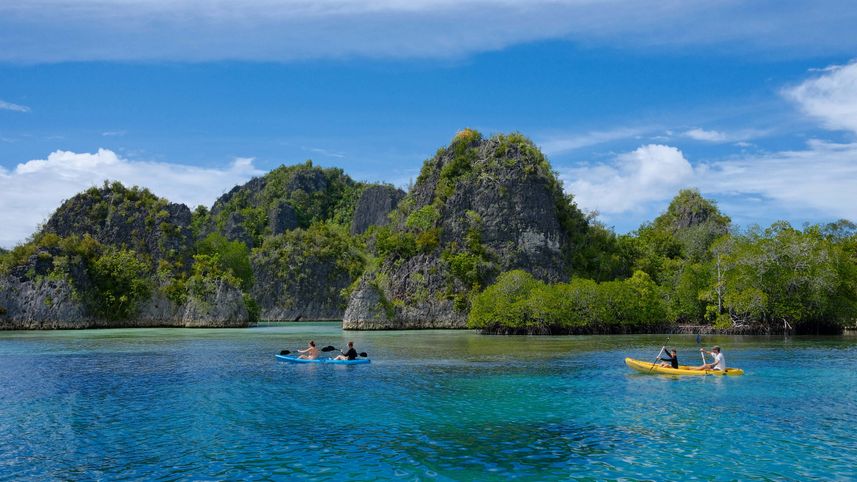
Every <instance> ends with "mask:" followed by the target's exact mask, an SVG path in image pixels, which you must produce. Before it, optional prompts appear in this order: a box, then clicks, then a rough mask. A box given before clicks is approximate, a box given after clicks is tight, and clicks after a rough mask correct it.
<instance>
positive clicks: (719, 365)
mask: <svg viewBox="0 0 857 482" xmlns="http://www.w3.org/2000/svg"><path fill="white" fill-rule="evenodd" d="M699 352H700V353H708V354H709V355H711V356H713V357H714V362H713V363H703V365H702V366H701V367H696V368H694V370H726V358H724V357H723V353H720V347H719V346H713V347H711V351H706V350H705V348H700V349H699ZM702 360H703V361H705V356H703V357H702Z"/></svg>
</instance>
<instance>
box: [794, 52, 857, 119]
mask: <svg viewBox="0 0 857 482" xmlns="http://www.w3.org/2000/svg"><path fill="white" fill-rule="evenodd" d="M784 94H785V96H786V97H787V98H789V99H791V100H793V101H795V102H796V103H797V104H798V106H799V107H800V108H801V110H803V111H804V112H805V113H806V114H807V115H809V116H811V117H813V118H815V119H817V120H819V121H821V123H822V125H824V126H825V127H827V128H829V129H837V130H840V129H841V130H848V131H851V132H854V133H857V62H853V63H850V64H848V65H843V66H833V67H828V68H826V69H823V70H822V75H820V76H818V77H814V78H812V79H808V80H806V81H804V82H802V83H801V84H799V85H797V86H795V87H792V88H790V89H786V90H785V91H784Z"/></svg>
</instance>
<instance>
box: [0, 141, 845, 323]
mask: <svg viewBox="0 0 857 482" xmlns="http://www.w3.org/2000/svg"><path fill="white" fill-rule="evenodd" d="M854 286H857V226H855V225H854V224H853V223H851V222H849V221H846V220H842V221H839V222H836V223H832V224H827V225H815V226H804V227H802V228H801V229H798V228H795V227H793V226H791V225H789V224H788V223H786V222H778V223H774V224H773V225H771V226H768V227H759V226H750V227H737V226H733V225H732V224H731V221H730V218H729V217H728V216H727V215H726V214H724V213H721V212H720V210H719V209H718V207H717V206H716V204H715V203H714V202H713V201H710V200H707V199H705V198H703V197H702V196H701V195H700V193H699V192H698V191H696V190H692V189H686V190H682V191H681V192H679V193H678V194H677V195H676V197H675V198H674V199H673V201H672V202H671V203H670V205H669V207H668V208H667V210H666V211H665V212H664V213H663V214H661V215H660V216H659V217H657V218H656V219H655V220H653V221H652V222H651V223H646V224H643V225H642V226H640V228H639V229H637V230H636V231H634V232H632V233H630V234H624V235H618V234H616V233H615V232H613V231H612V230H611V229H610V228H608V227H606V226H604V225H603V224H602V223H600V222H599V221H598V220H597V217H596V216H594V215H592V214H587V213H584V212H583V211H581V210H580V209H579V208H578V207H577V205H576V204H575V202H574V197H573V193H572V194H566V193H565V191H564V190H563V186H562V183H561V181H560V180H559V178H558V176H557V174H556V173H555V172H554V171H553V169H552V168H551V165H550V163H549V162H548V160H547V159H546V158H545V156H544V155H543V154H542V153H541V152H540V150H539V149H538V148H537V147H536V146H535V145H534V144H533V142H531V141H530V140H529V139H527V138H526V137H524V136H523V135H521V134H518V133H511V134H498V135H493V136H490V137H484V136H483V135H482V134H480V133H479V132H477V131H475V130H472V129H464V130H462V131H460V132H458V133H457V134H456V135H455V137H454V138H453V140H452V142H451V143H450V144H449V145H448V146H446V147H442V148H440V149H439V150H438V151H437V154H436V155H435V156H434V157H432V158H430V159H428V160H426V161H425V163H424V165H423V168H422V171H421V173H420V175H419V177H418V178H417V180H416V182H415V183H414V184H413V186H412V187H411V188H410V189H409V191H408V192H407V193H405V192H403V191H401V190H400V189H397V188H395V187H393V186H390V185H385V184H370V183H363V182H358V181H355V180H353V179H352V178H351V177H349V176H348V175H347V174H346V173H344V172H343V171H342V170H341V169H336V168H321V167H318V166H315V165H313V163H312V162H311V161H307V162H306V163H304V164H298V165H293V166H282V167H279V168H277V169H275V170H273V171H271V172H269V173H268V174H266V175H264V176H262V177H258V178H254V179H253V180H251V181H250V182H248V183H247V184H245V185H242V186H236V187H235V188H233V189H232V190H230V191H229V192H228V193H226V194H224V195H223V196H221V197H220V198H219V199H217V200H216V201H215V202H214V203H213V205H212V206H211V207H210V208H208V207H205V206H198V207H196V208H195V209H194V210H191V209H190V208H189V207H188V206H185V205H183V204H175V203H171V202H169V201H168V200H166V199H161V198H158V197H157V196H155V195H153V194H152V193H151V192H150V191H148V190H147V189H145V188H141V187H130V188H129V187H126V186H123V185H122V184H120V183H118V182H112V183H108V182H105V183H104V185H103V186H101V187H96V188H91V189H89V190H87V191H85V192H82V193H80V194H78V195H76V196H74V197H73V198H71V199H69V200H67V201H65V202H64V203H62V205H61V206H60V207H59V208H58V209H57V210H56V212H55V213H54V214H53V215H52V216H51V217H50V218H49V219H48V220H47V221H46V222H45V223H44V225H43V226H42V227H41V229H39V231H38V232H36V233H34V234H33V235H32V237H31V238H30V239H29V240H28V241H27V242H25V243H23V244H21V245H19V246H16V247H15V248H13V249H11V250H9V251H0V329H6V330H19V329H65V328H101V327H168V326H177V327H246V326H250V325H252V324H254V323H257V322H258V321H259V320H270V321H292V320H297V319H300V320H306V321H308V320H330V319H341V320H342V321H343V328H345V329H347V330H391V329H423V328H450V329H463V328H472V329H478V330H480V331H482V332H483V333H495V334H564V333H569V334H581V333H586V334H609V333H653V332H676V331H678V332H682V331H684V332H687V333H709V332H724V333H812V334H821V333H839V332H841V331H842V330H843V329H844V327H846V326H849V325H851V324H853V323H854V320H855V318H857V291H855V289H854Z"/></svg>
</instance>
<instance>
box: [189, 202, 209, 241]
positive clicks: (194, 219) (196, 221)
mask: <svg viewBox="0 0 857 482" xmlns="http://www.w3.org/2000/svg"><path fill="white" fill-rule="evenodd" d="M210 223H211V213H210V212H209V211H208V208H207V207H205V206H197V207H196V209H194V210H193V213H191V221H190V230H191V233H192V234H193V239H199V238H201V237H202V236H203V234H204V233H205V232H206V230H207V229H208V227H209V226H210Z"/></svg>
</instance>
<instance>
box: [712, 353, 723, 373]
mask: <svg viewBox="0 0 857 482" xmlns="http://www.w3.org/2000/svg"><path fill="white" fill-rule="evenodd" d="M712 365H714V369H715V370H725V369H726V359H725V358H723V353H715V354H714V363H713V364H712Z"/></svg>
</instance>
